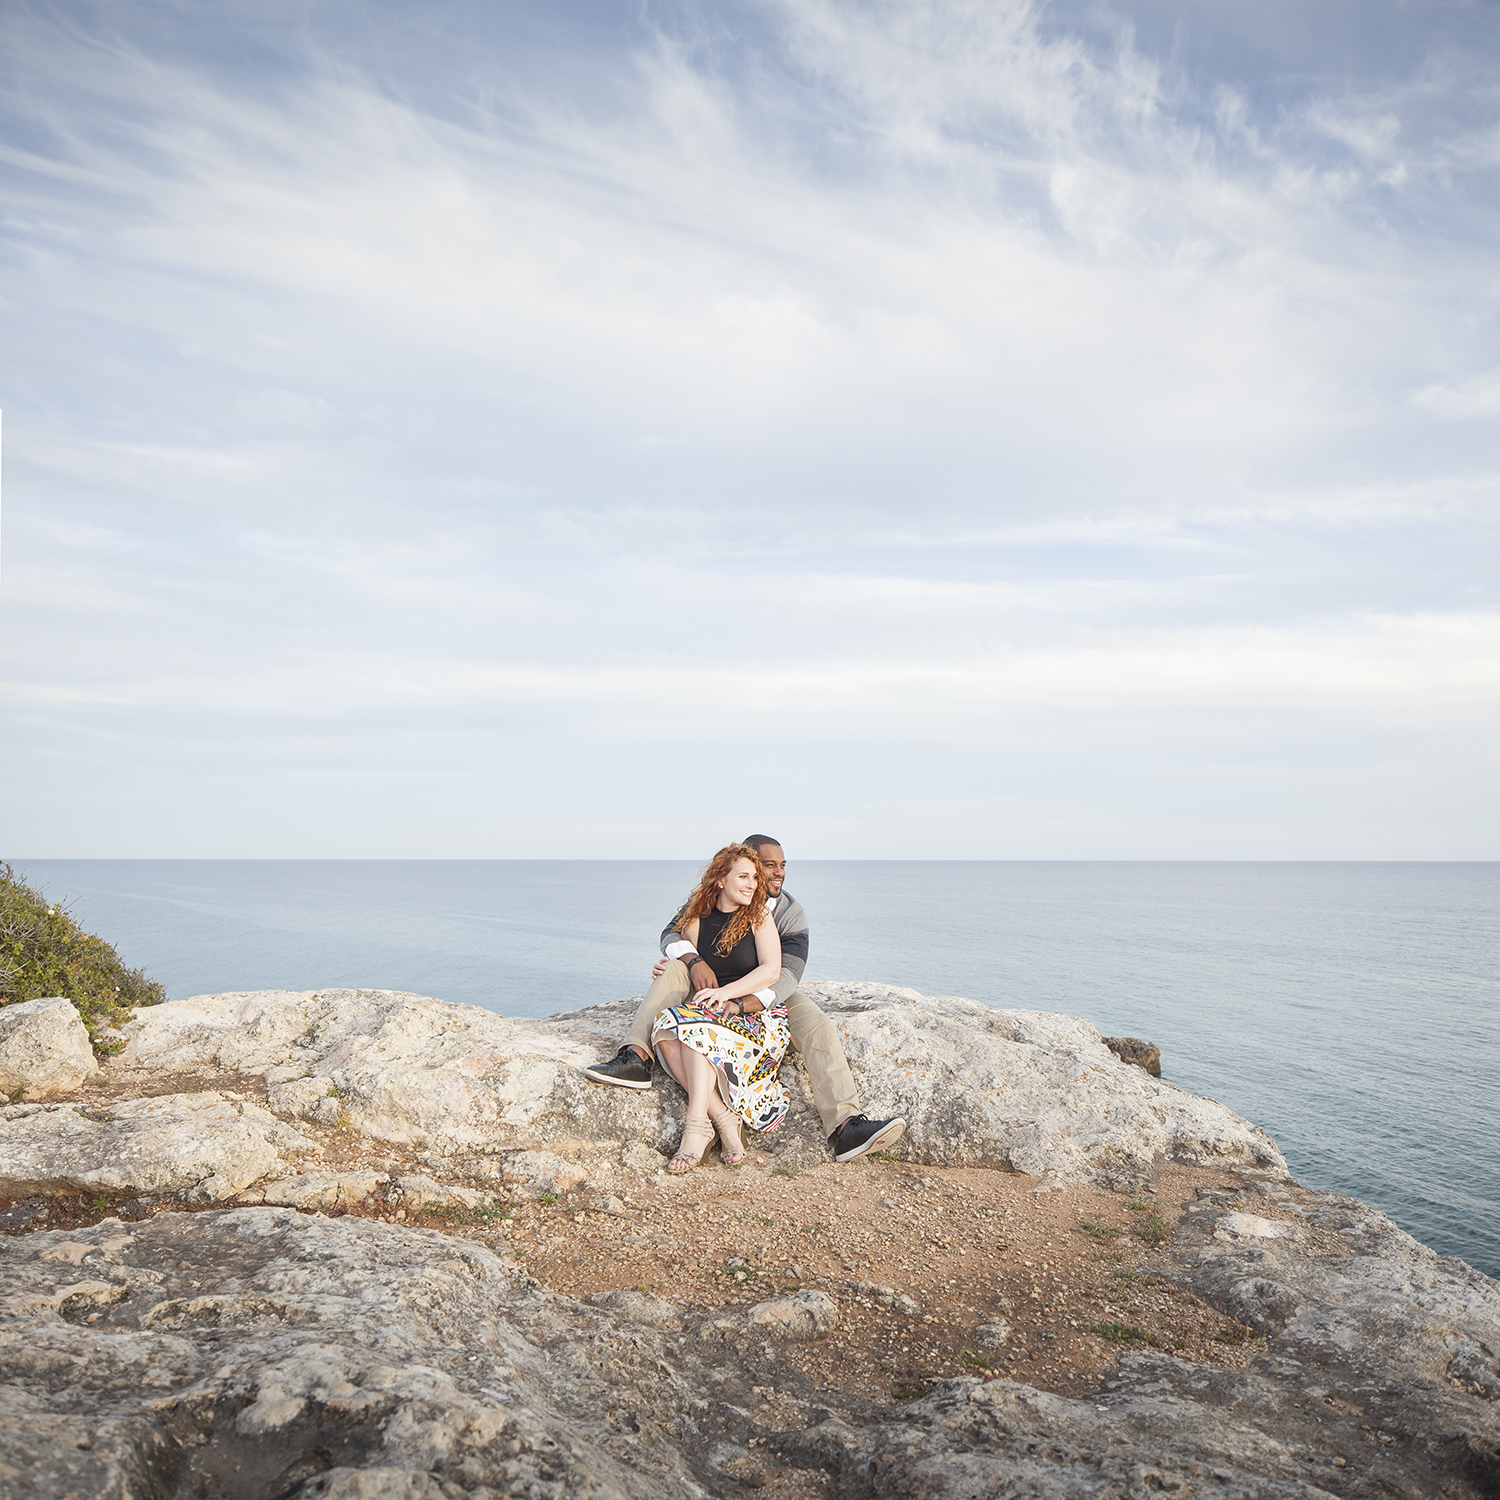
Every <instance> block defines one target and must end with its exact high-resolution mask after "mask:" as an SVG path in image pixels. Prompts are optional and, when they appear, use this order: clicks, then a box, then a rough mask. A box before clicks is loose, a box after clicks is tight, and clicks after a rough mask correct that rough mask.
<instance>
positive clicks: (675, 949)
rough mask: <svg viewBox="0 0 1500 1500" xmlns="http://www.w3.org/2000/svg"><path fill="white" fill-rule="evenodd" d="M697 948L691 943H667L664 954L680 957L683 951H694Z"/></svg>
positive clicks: (669, 956)
mask: <svg viewBox="0 0 1500 1500" xmlns="http://www.w3.org/2000/svg"><path fill="white" fill-rule="evenodd" d="M697 951H698V950H697V949H696V948H695V947H693V945H692V944H691V943H683V942H677V943H668V944H667V946H666V955H667V957H668V958H681V957H682V956H683V954H685V953H696V952H697Z"/></svg>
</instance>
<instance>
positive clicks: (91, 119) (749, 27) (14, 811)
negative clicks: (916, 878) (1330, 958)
mask: <svg viewBox="0 0 1500 1500" xmlns="http://www.w3.org/2000/svg"><path fill="white" fill-rule="evenodd" d="M1497 60H1500V6H1497V5H1496V4H1494V3H1462V0H1421V3H1411V4H1405V3H1394V0H1320V3H1318V4H1315V5H1309V4H1307V3H1306V0H1175V3H1167V0H1133V3H1132V0H1121V3H1117V4H1110V3H1100V4H1088V3H1072V0H1057V3H1051V4H1043V3H1024V0H984V3H977V0H953V3H927V0H898V3H897V0H893V3H889V4H886V3H868V4H860V3H830V0H764V3H746V4H734V3H730V4H723V5H691V4H655V3H644V4H643V3H635V4H628V5H626V4H607V3H556V4H549V5H546V6H538V5H536V4H534V3H533V4H510V3H496V0H484V3H477V0H476V3H463V0H429V3H426V4H424V5H422V6H412V5H410V4H406V3H379V0H369V3H353V0H349V3H343V0H329V3H320V0H313V3H311V4H308V3H306V0H298V3H295V4H294V3H287V0H254V3H241V0H216V3H214V4H203V3H198V4H186V3H172V0H132V3H131V4H130V5H129V6H121V5H118V4H98V5H95V4H88V3H70V0H61V3H53V4H48V3H40V0H5V4H4V5H3V6H0V405H3V483H4V489H3V514H0V541H3V552H0V724H3V736H0V754H3V770H0V857H6V858H69V857H100V858H107V857H204V858H208V857H246V858H249V857H284V858H292V857H309V858H315V857H343V858H360V857H370V858H377V857H388V858H407V857H426V858H508V857H515V858H545V857H559V858H564V857H597V858H611V857H622V858H624V857H630V858H643V857H661V858H667V857H671V858H682V857H696V856H704V855H706V854H707V853H708V852H709V851H710V850H711V849H713V848H714V847H716V846H717V845H718V844H720V843H723V842H725V841H726V840H728V839H731V838H736V837H740V836H742V835H744V834H746V833H748V832H750V831H752V830H755V831H763V832H770V833H772V834H774V835H777V836H779V837H780V838H781V839H782V840H783V842H784V843H785V844H786V846H787V848H788V852H789V854H790V855H791V856H792V857H793V858H796V857H803V858H854V859H864V858H954V859H971V858H972V859H1480V860H1489V859H1496V858H1500V795H1497V791H1496V782H1497V776H1496V767H1497V765H1500V567H1497V564H1500V556H1497V551H1500V549H1497V545H1496V543H1497V535H1500V339H1497V314H1500V260H1497V255H1496V249H1495V247H1496V245H1497V244H1500V84H1497V83H1496V78H1497V76H1500V75H1497V71H1496V63H1497Z"/></svg>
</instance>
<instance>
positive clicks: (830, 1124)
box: [625, 958, 864, 1135]
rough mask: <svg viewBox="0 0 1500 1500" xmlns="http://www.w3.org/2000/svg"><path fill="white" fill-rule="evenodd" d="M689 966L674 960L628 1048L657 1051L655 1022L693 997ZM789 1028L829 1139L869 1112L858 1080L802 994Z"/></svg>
mask: <svg viewBox="0 0 1500 1500" xmlns="http://www.w3.org/2000/svg"><path fill="white" fill-rule="evenodd" d="M689 983H690V981H689V979H688V971H687V965H686V964H685V963H683V962H682V961H681V960H680V959H676V958H673V959H668V960H667V966H666V968H665V969H663V970H662V972H661V978H660V979H654V980H652V982H651V988H650V989H649V990H647V991H646V996H645V999H643V1000H642V1001H641V1008H640V1009H639V1010H638V1011H636V1013H635V1024H634V1025H633V1026H631V1028H630V1033H629V1035H628V1036H627V1037H626V1038H625V1041H626V1043H627V1044H628V1045H629V1046H632V1047H639V1048H641V1050H642V1051H644V1052H649V1051H650V1050H651V1023H652V1022H653V1021H655V1020H656V1018H657V1016H659V1015H660V1014H661V1013H662V1011H664V1010H666V1009H667V1007H668V1006H669V1005H681V1004H682V1002H683V1001H684V1000H686V999H687V997H688V988H689ZM786 1018H787V1024H788V1026H789V1027H790V1028H791V1032H792V1046H794V1047H795V1048H796V1049H797V1051H799V1052H800V1053H801V1054H802V1062H803V1065H804V1066H805V1067H806V1068H807V1081H808V1082H809V1083H810V1084H811V1085H812V1093H813V1103H814V1104H815V1105H816V1106H817V1109H818V1114H819V1115H820V1116H821V1117H822V1120H823V1134H824V1135H832V1134H833V1132H834V1131H835V1130H837V1129H838V1128H839V1126H840V1125H842V1124H843V1123H844V1121H845V1120H847V1119H848V1118H849V1116H850V1115H861V1114H863V1113H864V1105H862V1104H861V1103H860V1102H859V1091H858V1090H857V1089H856V1088H855V1087H854V1075H853V1074H852V1073H851V1072H850V1071H849V1060H848V1059H847V1058H846V1057H845V1056H844V1044H843V1043H842V1042H841V1041H840V1040H839V1034H838V1030H837V1028H836V1027H835V1026H834V1024H833V1022H832V1021H830V1020H829V1019H828V1017H827V1016H825V1015H824V1014H823V1012H822V1011H820V1010H819V1009H818V1007H817V1006H816V1005H814V1004H813V1003H812V1001H811V1000H809V999H808V998H807V996H806V995H804V994H803V993H802V991H801V990H794V991H793V992H792V994H791V996H790V998H789V999H788V1000H787V1002H786Z"/></svg>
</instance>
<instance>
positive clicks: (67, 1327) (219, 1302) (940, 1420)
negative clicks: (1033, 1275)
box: [0, 1174, 1500, 1500]
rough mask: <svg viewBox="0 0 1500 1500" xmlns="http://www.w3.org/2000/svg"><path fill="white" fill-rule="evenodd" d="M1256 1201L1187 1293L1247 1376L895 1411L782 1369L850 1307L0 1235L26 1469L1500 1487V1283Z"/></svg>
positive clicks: (312, 1234) (1345, 1203)
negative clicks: (794, 1474)
mask: <svg viewBox="0 0 1500 1500" xmlns="http://www.w3.org/2000/svg"><path fill="white" fill-rule="evenodd" d="M1246 1186H1247V1188H1249V1189H1250V1190H1255V1189H1260V1190H1263V1195H1264V1197H1265V1201H1266V1205H1267V1206H1266V1218H1265V1222H1286V1223H1290V1224H1291V1226H1292V1228H1293V1230H1294V1231H1295V1232H1294V1233H1292V1234H1290V1235H1274V1236H1267V1235H1263V1234H1256V1233H1253V1232H1251V1233H1248V1234H1247V1233H1246V1232H1245V1230H1246V1226H1245V1225H1243V1224H1241V1225H1239V1226H1237V1227H1234V1228H1232V1229H1231V1230H1230V1231H1229V1232H1228V1233H1227V1234H1220V1233H1219V1231H1220V1229H1221V1228H1222V1227H1224V1220H1225V1219H1226V1218H1227V1217H1228V1215H1229V1201H1230V1197H1231V1195H1230V1194H1228V1193H1222V1194H1215V1193H1213V1192H1208V1193H1205V1195H1204V1196H1203V1198H1202V1199H1201V1201H1200V1202H1199V1204H1198V1205H1197V1209H1196V1211H1195V1212H1194V1213H1193V1214H1192V1215H1190V1216H1189V1217H1190V1222H1189V1223H1188V1224H1187V1225H1186V1226H1185V1227H1184V1228H1182V1229H1181V1230H1179V1234H1178V1241H1179V1242H1180V1243H1174V1247H1173V1248H1174V1250H1175V1256H1174V1264H1173V1268H1172V1270H1171V1274H1173V1275H1174V1276H1177V1277H1180V1278H1182V1279H1183V1280H1184V1281H1186V1282H1188V1283H1190V1284H1192V1285H1193V1286H1194V1287H1195V1288H1197V1289H1198V1290H1199V1291H1200V1294H1201V1295H1203V1296H1205V1297H1207V1298H1208V1299H1209V1300H1211V1301H1214V1302H1215V1303H1216V1305H1218V1306H1221V1307H1223V1308H1224V1309H1226V1310H1228V1311H1232V1312H1233V1314H1234V1315H1235V1316H1237V1317H1240V1316H1257V1317H1259V1318H1261V1319H1262V1320H1263V1323H1264V1326H1265V1327H1266V1328H1267V1330H1268V1332H1269V1343H1268V1347H1267V1350H1266V1353H1265V1354H1263V1355H1262V1356H1260V1357H1259V1358H1257V1359H1256V1360H1255V1361H1254V1362H1253V1364H1251V1366H1250V1367H1249V1368H1248V1369H1246V1370H1236V1371H1230V1370H1223V1369H1218V1368H1213V1367H1206V1366H1201V1365H1195V1364H1192V1363H1191V1362H1189V1361H1186V1360H1182V1359H1177V1358H1174V1357H1173V1356H1171V1355H1169V1354H1166V1353H1161V1352H1155V1351H1150V1352H1144V1351H1143V1352H1138V1353H1132V1354H1127V1355H1126V1356H1124V1358H1123V1359H1122V1361H1121V1363H1120V1365H1119V1368H1118V1370H1117V1372H1116V1374H1115V1375H1114V1376H1113V1377H1112V1378H1110V1379H1109V1380H1107V1381H1106V1382H1105V1383H1104V1385H1103V1386H1102V1388H1101V1389H1099V1390H1098V1391H1096V1392H1094V1393H1092V1394H1090V1395H1089V1396H1087V1397H1085V1398H1071V1397H1066V1396H1059V1395H1053V1394H1049V1393H1046V1392H1043V1391H1038V1390H1035V1389H1033V1388H1031V1387H1029V1386H1027V1385H1024V1384H1021V1383H1019V1382H1014V1381H1010V1380H1001V1379H996V1380H989V1381H981V1380H978V1379H958V1380H949V1381H945V1382H943V1383H942V1384H940V1385H939V1386H937V1387H936V1388H934V1389H933V1390H931V1391H930V1392H929V1393H928V1394H927V1395H926V1396H925V1397H924V1398H923V1399H920V1400H916V1401H912V1402H910V1403H908V1404H906V1405H902V1406H899V1407H890V1406H876V1405H873V1404H867V1403H865V1402H864V1401H862V1400H860V1399H858V1398H856V1397H853V1396H847V1395H841V1394H839V1393H837V1392H830V1391H828V1390H827V1389H817V1390H813V1389H809V1388H807V1386H806V1384H805V1382H804V1381H803V1380H802V1378H801V1377H800V1376H798V1375H797V1374H796V1373H795V1372H794V1371H792V1370H789V1367H788V1366H787V1363H786V1362H785V1360H784V1359H782V1358H781V1357H780V1355H779V1351H780V1350H781V1349H782V1348H783V1347H784V1340H785V1338H786V1337H787V1336H788V1335H791V1336H794V1337H803V1338H808V1337H811V1338H816V1337H826V1336H831V1335H829V1334H828V1332H827V1330H828V1329H830V1328H836V1327H837V1309H836V1307H835V1306H834V1305H833V1301H834V1299H833V1298H832V1297H823V1298H822V1300H821V1301H819V1300H818V1297H817V1296H813V1297H809V1298H808V1299H807V1302H806V1305H805V1306H796V1305H788V1306H784V1307H782V1308H780V1309H776V1310H774V1311H773V1310H772V1309H771V1305H770V1304H762V1305H760V1306H759V1307H757V1308H752V1309H749V1310H748V1313H747V1311H739V1312H736V1313H734V1314H732V1315H731V1316H727V1317H724V1316H716V1315H714V1314H712V1313H710V1314H708V1315H686V1314H683V1313H682V1312H681V1311H680V1310H678V1309H675V1308H673V1307H672V1306H670V1305H669V1304H667V1303H665V1302H663V1301H662V1300H661V1299H659V1298H645V1297H642V1296H641V1295H640V1294H638V1293H634V1292H631V1291H629V1290H628V1289H622V1290H621V1291H619V1292H616V1293H612V1294H609V1295H607V1296H603V1297H599V1298H595V1299H593V1300H592V1301H591V1302H588V1303H584V1302H577V1301H573V1300H570V1299H568V1298H564V1297H558V1296H554V1295H552V1294H549V1293H547V1292H545V1291H544V1290H542V1289H541V1288H539V1287H538V1286H536V1285H535V1283H534V1282H533V1281H532V1280H531V1279H530V1278H528V1277H527V1276H526V1275H525V1273H524V1271H523V1270H522V1268H521V1267H519V1266H517V1265H516V1264H514V1263H507V1262H505V1261H503V1260H501V1259H497V1258H496V1257H495V1256H494V1255H492V1254H491V1253H490V1252H488V1251H486V1250H482V1249H479V1248H476V1247H475V1246H473V1245H470V1244H466V1243H464V1242H462V1241H455V1240H452V1239H449V1238H447V1237H446V1236H443V1235H440V1234H435V1233H432V1232H428V1231H422V1230H411V1229H404V1228H399V1227H396V1226H393V1225H389V1224H382V1223H374V1222H370V1221H366V1220H361V1219H357V1218H353V1217H346V1218H340V1219H324V1218H320V1217H308V1216H304V1215H301V1214H298V1213H296V1212H294V1211H292V1210H289V1209H271V1208H252V1209H240V1210H236V1211H230V1212H225V1211H211V1212H207V1213H200V1214H195V1215H187V1214H162V1215H158V1216H157V1217H155V1218H153V1219H151V1220H149V1221H146V1222H144V1223H141V1224H139V1225H132V1226H126V1225H123V1224H121V1223H120V1222H119V1221H118V1220H106V1221H104V1222H103V1223H100V1224H97V1225H95V1226H93V1227H92V1228H88V1229H82V1230H74V1231H68V1232H53V1233H45V1234H33V1235H27V1236H20V1237H14V1238H9V1239H0V1477H3V1479H4V1482H5V1485H6V1493H7V1494H12V1493H13V1494H15V1495H17V1496H35V1497H46V1500H61V1497H64V1496H85V1495H86V1496H111V1497H117V1500H146V1497H156V1496H168V1495H183V1496H186V1495H201V1496H212V1497H226V1500H227V1497H233V1500H249V1497H252V1496H270V1495H274V1496H286V1497H289V1500H330V1497H332V1500H354V1497H359V1500H398V1497H400V1500H406V1497H430V1500H439V1497H441V1500H496V1497H498V1496H549V1497H552V1496H556V1497H562V1496H584V1495H587V1496H590V1497H594V1500H614V1497H622V1500H624V1497H639V1500H648V1497H650V1500H654V1497H657V1496H661V1495H668V1494H706V1495H712V1496H733V1495H739V1494H742V1493H744V1492H745V1491H746V1490H747V1489H751V1488H757V1487H760V1486H762V1485H763V1484H764V1483H765V1481H766V1477H767V1475H768V1474H769V1473H771V1472H773V1471H774V1472H779V1473H780V1474H781V1475H783V1476H785V1474H786V1471H787V1470H788V1469H793V1470H795V1469H809V1470H815V1471H818V1472H819V1473H821V1474H823V1475H825V1476H827V1479H828V1485H829V1487H828V1488H827V1489H824V1490H820V1491H819V1493H831V1494H834V1495H837V1496H839V1497H840V1500H876V1497H879V1500H908V1497H909V1500H916V1497H918V1496H931V1495H935V1494H942V1495H945V1496H955V1497H957V1496H971V1497H979V1496H1002V1495H1015V1494H1025V1495H1030V1496H1039V1497H1052V1496H1056V1497H1063V1496H1082V1495H1085V1494H1092V1495H1107V1496H1137V1495H1138V1496H1142V1497H1144V1496H1146V1495H1149V1494H1153V1493H1157V1492H1165V1493H1170V1494H1174V1495H1178V1496H1182V1497H1185V1500H1186V1497H1193V1496H1200V1495H1213V1496H1216V1497H1227V1500H1271V1497H1284V1496H1296V1497H1306V1500H1313V1497H1326V1496H1328V1495H1330V1494H1351V1495H1354V1494H1357V1495H1362V1496H1375V1497H1391V1500H1395V1497H1403V1500H1404V1497H1408V1496H1422V1495H1433V1496H1438V1495H1445V1496H1450V1497H1457V1496H1493V1495H1495V1494H1497V1493H1500V1457H1497V1455H1500V1420H1497V1402H1496V1398H1497V1395H1500V1368H1497V1361H1496V1351H1497V1350H1500V1287H1497V1286H1496V1283H1494V1282H1492V1281H1490V1280H1489V1279H1488V1278H1486V1277H1484V1276H1481V1275H1479V1274H1478V1273H1477V1272H1474V1271H1471V1270H1470V1269H1469V1268H1467V1267H1465V1266H1463V1265H1461V1264H1460V1263H1457V1262H1454V1261H1445V1260H1442V1259H1440V1258H1439V1257H1437V1256H1436V1255H1434V1254H1433V1253H1432V1252H1431V1251H1429V1250H1426V1249H1424V1248H1423V1247H1422V1246H1420V1245H1417V1244H1416V1243H1415V1242H1414V1241H1412V1240H1410V1239H1409V1237H1407V1236H1405V1235H1403V1234H1402V1233H1401V1232H1400V1231H1399V1230H1397V1229H1395V1228H1394V1227H1393V1226H1392V1225H1391V1224H1390V1223H1389V1221H1388V1220H1386V1219H1384V1218H1383V1217H1382V1216H1381V1215H1379V1214H1375V1213H1372V1212H1371V1211H1370V1210H1369V1209H1367V1208H1365V1207H1364V1206H1363V1205H1361V1204H1357V1203H1354V1202H1352V1201H1351V1200H1348V1199H1342V1198H1338V1197H1336V1196H1335V1195H1332V1194H1322V1195H1314V1200H1315V1201H1314V1206H1313V1207H1312V1208H1311V1209H1308V1208H1307V1207H1306V1206H1305V1205H1306V1203H1307V1201H1308V1200H1307V1198H1306V1195H1303V1196H1302V1199H1301V1204H1300V1205H1299V1208H1300V1214H1299V1212H1298V1209H1294V1208H1292V1207H1289V1206H1287V1205H1286V1204H1285V1203H1283V1202H1282V1201H1281V1200H1280V1199H1278V1197H1277V1187H1278V1182H1277V1180H1276V1179H1275V1178H1274V1177H1272V1176H1271V1175H1270V1174H1260V1176H1259V1177H1253V1176H1252V1177H1250V1178H1248V1179H1247V1183H1246ZM1287 1215H1290V1218H1288V1217H1286V1216H1287ZM1240 1217H1241V1218H1259V1217H1260V1216H1259V1215H1243V1214H1242V1215H1241V1216H1240ZM1299 1217H1300V1218H1302V1219H1305V1221H1306V1222H1305V1223H1301V1222H1296V1221H1297V1220H1298V1219H1299ZM1315 1236H1322V1237H1323V1239H1324V1240H1325V1241H1326V1240H1327V1239H1328V1238H1329V1237H1330V1236H1331V1237H1333V1238H1336V1239H1338V1240H1339V1241H1341V1242H1342V1244H1346V1245H1347V1253H1345V1251H1344V1250H1343V1249H1342V1248H1339V1249H1338V1250H1337V1251H1336V1253H1330V1252H1328V1251H1327V1250H1326V1249H1324V1250H1320V1251H1318V1253H1317V1254H1314V1253H1313V1250H1312V1248H1311V1242H1312V1239H1313V1237H1315ZM819 1295H821V1294H819ZM792 1301H793V1299H788V1302H789V1303H791V1302H792ZM788 1411H796V1412H799V1413H801V1415H800V1416H799V1417H798V1419H797V1420H795V1421H792V1422H790V1423H789V1422H788V1420H787V1418H786V1413H787V1412H788ZM782 1492H788V1491H785V1490H783V1491H782Z"/></svg>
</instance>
